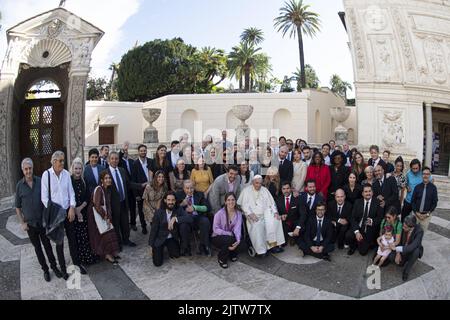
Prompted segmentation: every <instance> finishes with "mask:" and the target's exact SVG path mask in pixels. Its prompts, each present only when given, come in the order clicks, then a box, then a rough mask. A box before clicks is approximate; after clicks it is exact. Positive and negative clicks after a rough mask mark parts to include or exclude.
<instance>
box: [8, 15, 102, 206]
mask: <svg viewBox="0 0 450 320" xmlns="http://www.w3.org/2000/svg"><path fill="white" fill-rule="evenodd" d="M103 34H104V33H103V31H101V30H100V29H98V28H97V27H95V26H93V25H92V24H90V23H88V22H86V21H84V20H83V19H81V18H79V17H77V16H76V15H74V14H72V13H71V12H69V11H67V10H66V9H64V8H61V7H60V8H56V9H53V10H50V11H47V12H44V13H42V14H40V15H37V16H35V17H32V18H30V19H28V20H26V21H23V22H21V23H19V24H18V25H16V26H14V27H12V28H10V29H9V30H8V31H7V39H8V49H7V52H6V56H5V58H4V60H3V65H2V69H1V77H0V154H2V155H5V156H6V157H5V158H6V159H7V160H5V161H1V162H0V184H1V185H2V186H4V187H3V188H1V189H0V198H3V197H7V196H10V195H12V194H13V192H14V187H13V186H14V185H15V183H16V182H17V180H18V178H19V176H20V156H21V155H20V144H18V143H17V140H18V138H19V127H20V125H21V124H20V123H19V119H20V117H19V111H20V106H21V105H22V104H23V103H24V99H25V94H26V91H27V90H28V88H29V87H30V86H31V85H32V83H33V82H35V81H37V80H40V79H50V80H52V81H54V82H55V83H57V84H58V87H59V88H60V89H61V93H62V94H61V103H62V104H63V108H64V120H63V124H62V126H63V139H62V140H63V149H64V151H66V158H67V164H68V165H70V164H71V161H72V160H73V159H74V158H76V157H80V158H83V145H84V116H85V101H86V83H87V78H88V74H89V71H90V62H91V54H92V51H93V50H94V48H95V47H96V45H97V43H98V42H99V41H100V39H101V37H102V36H103Z"/></svg>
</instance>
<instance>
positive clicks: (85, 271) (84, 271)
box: [77, 264, 87, 274]
mask: <svg viewBox="0 0 450 320" xmlns="http://www.w3.org/2000/svg"><path fill="white" fill-rule="evenodd" d="M77 267H78V268H80V273H81V274H87V270H86V268H85V267H83V266H82V265H81V264H80V265H78V266H77Z"/></svg>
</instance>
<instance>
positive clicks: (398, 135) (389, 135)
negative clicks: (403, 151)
mask: <svg viewBox="0 0 450 320" xmlns="http://www.w3.org/2000/svg"><path fill="white" fill-rule="evenodd" d="M381 115H382V116H381V123H380V128H381V136H382V142H383V145H384V146H386V147H388V148H393V147H398V146H400V145H404V144H405V142H406V141H405V129H404V128H405V123H404V111H403V110H394V111H393V110H384V111H383V110H382V111H381Z"/></svg>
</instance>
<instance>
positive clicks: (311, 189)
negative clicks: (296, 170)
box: [299, 180, 324, 220]
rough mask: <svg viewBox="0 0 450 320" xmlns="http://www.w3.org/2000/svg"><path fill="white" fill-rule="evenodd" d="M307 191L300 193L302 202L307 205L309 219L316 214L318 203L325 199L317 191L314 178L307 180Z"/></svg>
mask: <svg viewBox="0 0 450 320" xmlns="http://www.w3.org/2000/svg"><path fill="white" fill-rule="evenodd" d="M306 190H307V192H302V193H300V195H299V200H300V204H301V205H303V206H305V211H306V215H307V218H306V220H308V219H309V218H310V217H312V216H314V215H315V214H316V207H317V204H318V203H319V202H321V201H324V200H323V197H322V196H321V195H320V194H318V193H316V182H315V181H314V180H308V181H306Z"/></svg>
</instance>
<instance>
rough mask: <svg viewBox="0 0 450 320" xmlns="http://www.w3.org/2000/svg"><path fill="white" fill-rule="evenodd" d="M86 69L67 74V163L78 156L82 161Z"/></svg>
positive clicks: (69, 164)
mask: <svg viewBox="0 0 450 320" xmlns="http://www.w3.org/2000/svg"><path fill="white" fill-rule="evenodd" d="M88 74H89V71H88V70H72V71H71V72H70V74H69V94H68V97H67V107H66V117H65V118H66V124H65V128H66V129H65V130H66V141H65V146H66V149H67V154H66V159H67V165H68V166H69V167H70V166H71V164H72V161H73V160H74V159H75V158H77V157H79V158H81V160H82V161H83V163H84V132H85V131H84V130H85V128H84V121H85V104H86V85H87V79H88Z"/></svg>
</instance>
